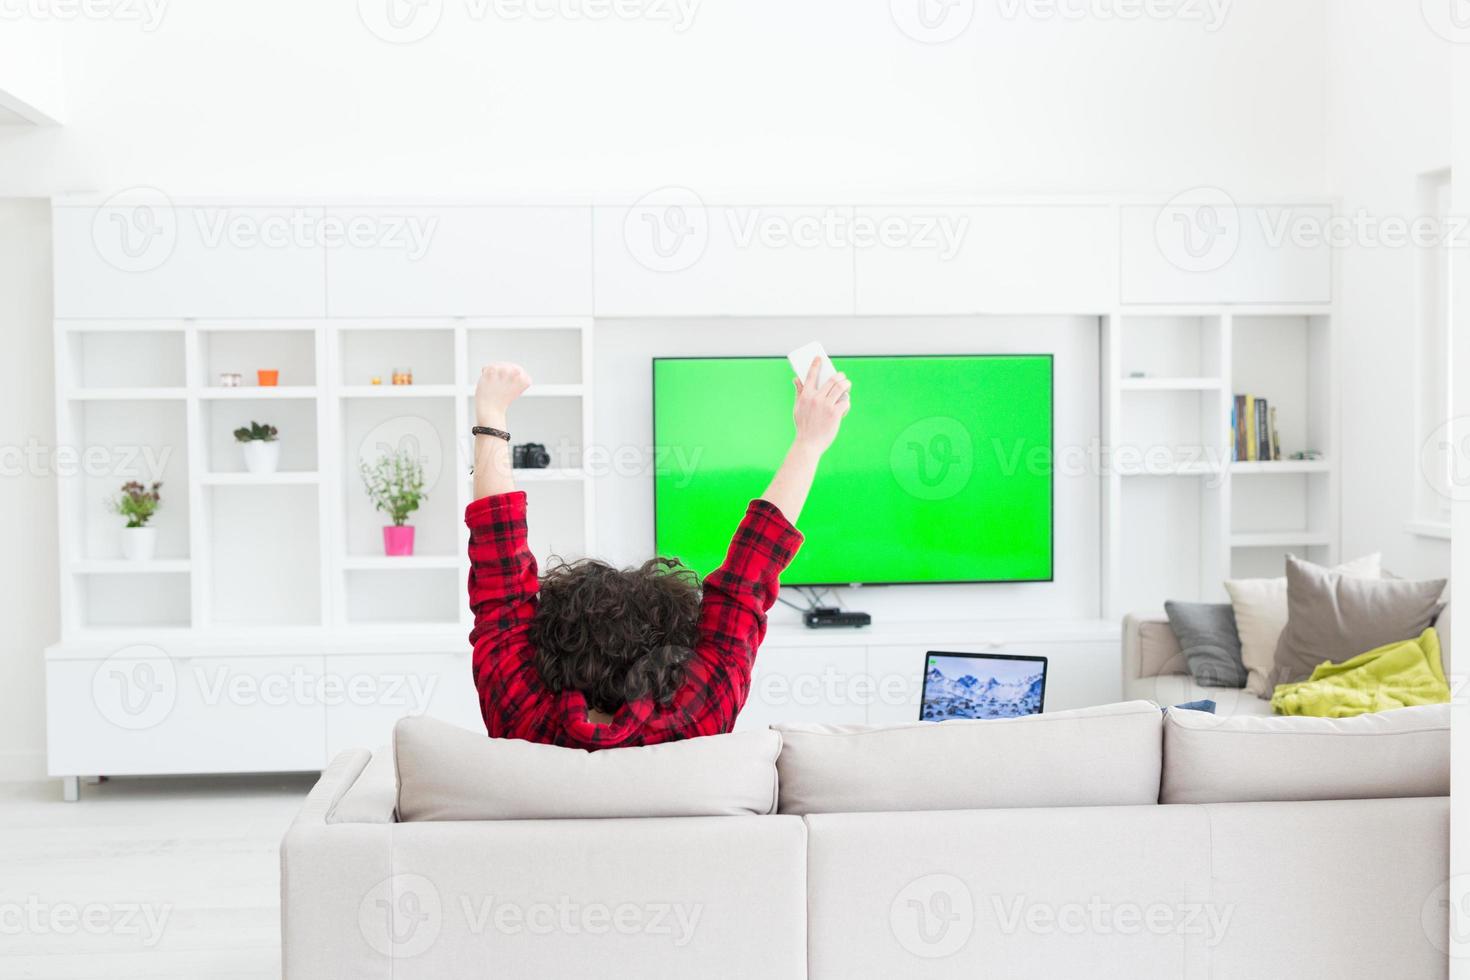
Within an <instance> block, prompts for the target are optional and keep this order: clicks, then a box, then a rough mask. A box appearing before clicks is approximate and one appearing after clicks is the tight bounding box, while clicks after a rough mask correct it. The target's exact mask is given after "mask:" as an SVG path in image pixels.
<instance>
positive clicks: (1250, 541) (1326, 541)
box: [1230, 531, 1332, 548]
mask: <svg viewBox="0 0 1470 980" xmlns="http://www.w3.org/2000/svg"><path fill="white" fill-rule="evenodd" d="M1331 543H1332V536H1331V535H1330V534H1323V533H1319V532H1316V531H1251V532H1248V533H1244V534H1232V535H1230V547H1232V548H1291V547H1299V548H1314V547H1326V546H1327V545H1330V544H1331Z"/></svg>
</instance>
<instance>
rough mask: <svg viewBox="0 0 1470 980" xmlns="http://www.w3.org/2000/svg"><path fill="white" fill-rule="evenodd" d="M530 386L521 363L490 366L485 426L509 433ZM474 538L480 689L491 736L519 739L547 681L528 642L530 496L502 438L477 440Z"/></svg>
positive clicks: (483, 392) (482, 414) (469, 512)
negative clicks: (520, 488)
mask: <svg viewBox="0 0 1470 980" xmlns="http://www.w3.org/2000/svg"><path fill="white" fill-rule="evenodd" d="M530 383H531V379H530V378H529V377H527V375H526V372H525V371H524V370H522V369H521V368H520V367H518V366H516V365H514V364H491V365H489V366H488V367H486V368H484V370H482V371H481V372H480V380H479V383H478V385H477V386H476V388H475V419H476V423H477V424H479V425H484V426H489V427H492V428H495V429H499V430H502V431H504V430H505V428H506V412H507V410H508V409H509V407H510V403H511V402H513V401H514V400H515V399H516V397H517V396H519V395H520V393H521V392H523V391H525V390H526V388H527V386H529V385H530ZM465 524H466V525H468V527H469V531H470V544H469V549H470V580H469V599H470V611H471V612H473V613H474V617H475V625H474V629H473V630H472V631H471V632H470V644H471V645H472V646H473V648H474V668H475V688H476V690H477V691H478V692H479V695H480V712H481V714H482V715H483V716H484V719H485V729H486V731H487V732H488V733H489V734H490V735H492V736H495V737H500V738H513V737H517V736H518V735H519V734H521V732H522V731H524V730H529V727H534V726H535V725H536V724H537V723H538V721H539V719H538V718H537V717H535V713H534V711H532V710H530V706H531V705H532V704H535V703H539V700H538V699H537V698H536V697H535V695H536V694H537V693H538V692H539V691H540V687H541V679H540V676H539V675H538V674H537V673H536V667H535V663H534V659H535V651H534V650H533V649H532V648H531V644H530V642H529V640H528V638H527V635H528V632H529V629H530V624H531V617H532V616H533V615H534V614H535V612H536V589H537V576H536V559H535V558H534V557H533V556H532V555H531V549H530V548H529V547H528V546H527V544H526V496H525V494H523V493H516V492H515V482H514V480H512V478H511V468H510V446H509V443H508V442H507V441H506V440H505V439H502V438H500V437H498V436H493V435H477V436H475V500H474V502H473V503H471V504H470V505H469V507H468V508H466V510H465Z"/></svg>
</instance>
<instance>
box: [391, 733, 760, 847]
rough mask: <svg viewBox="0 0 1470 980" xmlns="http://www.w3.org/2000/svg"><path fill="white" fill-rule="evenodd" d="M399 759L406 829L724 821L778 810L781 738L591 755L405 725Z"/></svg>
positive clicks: (398, 739) (397, 742) (397, 737)
mask: <svg viewBox="0 0 1470 980" xmlns="http://www.w3.org/2000/svg"><path fill="white" fill-rule="evenodd" d="M393 752H394V759H395V761H396V763H397V767H398V819H399V820H400V821H402V822H404V823H408V822H410V821H415V820H541V819H547V818H559V817H717V816H741V815H752V814H764V813H771V812H773V811H774V810H775V809H776V756H777V755H779V754H780V752H781V736H780V735H778V734H776V733H775V732H773V731H755V732H739V733H736V734H733V735H709V736H706V737H704V738H691V739H687V740H685V741H682V742H666V743H664V744H662V745H646V746H639V747H636V748H626V749H602V750H601V751H598V752H588V751H586V750H584V749H569V748H562V747H560V746H556V745H541V744H539V743H536V742H524V741H521V740H519V739H513V738H486V737H485V736H484V735H483V734H480V733H477V732H471V731H467V730H466V729H463V728H457V727H455V726H454V725H449V724H446V723H444V722H442V721H437V720H435V719H433V718H404V719H402V720H400V721H399V722H398V725H397V726H396V727H395V728H394V729H393Z"/></svg>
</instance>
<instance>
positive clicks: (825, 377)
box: [786, 340, 837, 385]
mask: <svg viewBox="0 0 1470 980" xmlns="http://www.w3.org/2000/svg"><path fill="white" fill-rule="evenodd" d="M816 359H820V360H821V362H822V370H821V373H820V374H818V376H817V384H819V385H824V384H826V383H827V382H828V381H831V380H832V377H833V375H835V374H836V373H837V369H836V368H835V367H833V366H832V359H831V358H830V357H828V356H827V352H826V351H825V350H823V349H822V344H821V342H820V341H816V340H814V341H812V342H811V343H809V344H803V345H802V346H800V347H798V348H796V350H794V351H792V352H791V353H790V354H787V355H786V360H788V361H790V362H791V370H793V371H795V372H796V376H797V377H798V378H800V379H801V380H802V381H805V380H806V373H807V372H808V371H810V370H811V369H812V361H813V360H816Z"/></svg>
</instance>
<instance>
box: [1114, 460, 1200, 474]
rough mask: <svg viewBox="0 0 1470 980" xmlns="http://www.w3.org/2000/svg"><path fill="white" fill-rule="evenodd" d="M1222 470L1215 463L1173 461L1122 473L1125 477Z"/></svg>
mask: <svg viewBox="0 0 1470 980" xmlns="http://www.w3.org/2000/svg"><path fill="white" fill-rule="evenodd" d="M1219 472H1220V467H1219V465H1217V464H1215V463H1173V464H1171V465H1169V466H1164V467H1156V468H1153V469H1148V468H1143V469H1136V470H1126V471H1122V472H1121V473H1120V475H1121V476H1124V477H1139V476H1215V475H1216V474H1218V473H1219Z"/></svg>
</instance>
